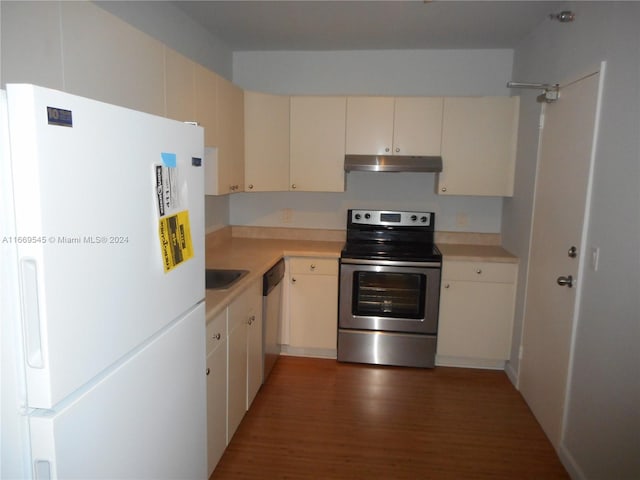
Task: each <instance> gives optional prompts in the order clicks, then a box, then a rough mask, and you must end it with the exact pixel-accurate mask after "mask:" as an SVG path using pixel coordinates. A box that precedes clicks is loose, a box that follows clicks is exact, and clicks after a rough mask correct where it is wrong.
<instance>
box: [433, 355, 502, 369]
mask: <svg viewBox="0 0 640 480" xmlns="http://www.w3.org/2000/svg"><path fill="white" fill-rule="evenodd" d="M504 363H505V362H504V360H493V359H486V358H469V357H451V356H448V355H436V366H437V367H461V368H483V369H486V370H504Z"/></svg>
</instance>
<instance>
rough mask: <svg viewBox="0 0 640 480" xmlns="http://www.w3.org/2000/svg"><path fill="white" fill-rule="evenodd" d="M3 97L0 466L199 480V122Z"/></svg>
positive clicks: (8, 470) (17, 89)
mask: <svg viewBox="0 0 640 480" xmlns="http://www.w3.org/2000/svg"><path fill="white" fill-rule="evenodd" d="M0 95H1V98H2V99H1V102H0V149H1V150H0V168H1V170H0V188H1V191H0V195H1V197H2V198H1V200H2V203H1V204H0V222H1V223H0V261H1V262H0V281H1V283H0V300H1V302H0V309H1V310H0V313H1V322H2V323H1V327H2V328H1V330H0V341H1V342H0V345H1V360H2V363H1V370H0V373H1V375H2V377H1V380H2V381H1V391H0V401H1V403H0V414H1V417H0V421H1V437H0V447H1V453H2V455H1V457H0V478H2V479H10V478H37V479H48V478H52V479H56V478H60V479H66V478H77V479H88V478H105V479H106V478H108V479H125V478H126V479H162V478H176V479H177V478H179V479H204V478H206V475H207V465H206V462H207V457H206V404H205V402H206V390H205V368H206V367H205V310H204V296H205V291H204V184H203V166H202V160H203V154H204V136H203V130H202V128H200V127H198V126H195V125H191V124H185V123H180V122H176V121H173V120H169V119H166V118H161V117H156V116H153V115H149V114H145V113H141V112H136V111H133V110H129V109H126V108H122V107H116V106H113V105H108V104H105V103H101V102H98V101H94V100H89V99H86V98H81V97H78V96H74V95H70V94H67V93H63V92H59V91H55V90H50V89H45V88H41V87H35V86H32V85H17V84H16V85H7V88H6V91H0Z"/></svg>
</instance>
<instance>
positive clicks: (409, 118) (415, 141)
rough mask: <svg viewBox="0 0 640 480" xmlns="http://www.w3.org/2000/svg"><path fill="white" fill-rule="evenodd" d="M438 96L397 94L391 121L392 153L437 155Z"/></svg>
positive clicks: (440, 105) (439, 130)
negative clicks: (400, 95)
mask: <svg viewBox="0 0 640 480" xmlns="http://www.w3.org/2000/svg"><path fill="white" fill-rule="evenodd" d="M442 108H443V99H442V98H441V97H397V98H396V99H395V115H394V121H393V122H394V123H393V154H394V155H440V152H441V142H442Z"/></svg>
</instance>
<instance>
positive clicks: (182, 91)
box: [164, 47, 197, 122]
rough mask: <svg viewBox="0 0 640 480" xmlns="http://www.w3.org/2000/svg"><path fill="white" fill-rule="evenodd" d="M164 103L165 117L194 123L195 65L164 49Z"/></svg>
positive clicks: (183, 57) (176, 53) (174, 52)
mask: <svg viewBox="0 0 640 480" xmlns="http://www.w3.org/2000/svg"><path fill="white" fill-rule="evenodd" d="M164 63H165V77H164V79H165V102H166V112H165V114H166V116H167V117H168V118H172V119H174V120H178V121H180V122H195V121H197V119H196V93H195V68H196V64H195V63H194V62H192V61H191V60H190V59H188V58H187V57H185V56H183V55H180V54H179V53H178V52H176V51H175V50H171V49H170V48H167V47H165V49H164Z"/></svg>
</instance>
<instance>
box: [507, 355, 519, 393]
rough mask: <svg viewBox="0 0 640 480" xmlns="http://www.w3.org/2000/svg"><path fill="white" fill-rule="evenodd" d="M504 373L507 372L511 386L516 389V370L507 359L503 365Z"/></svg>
mask: <svg viewBox="0 0 640 480" xmlns="http://www.w3.org/2000/svg"><path fill="white" fill-rule="evenodd" d="M504 373H506V374H507V377H508V378H509V380H510V381H511V383H512V384H513V386H514V387H516V390H518V372H516V371H515V369H514V368H513V363H511V362H509V361H507V363H506V364H505V366H504Z"/></svg>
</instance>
